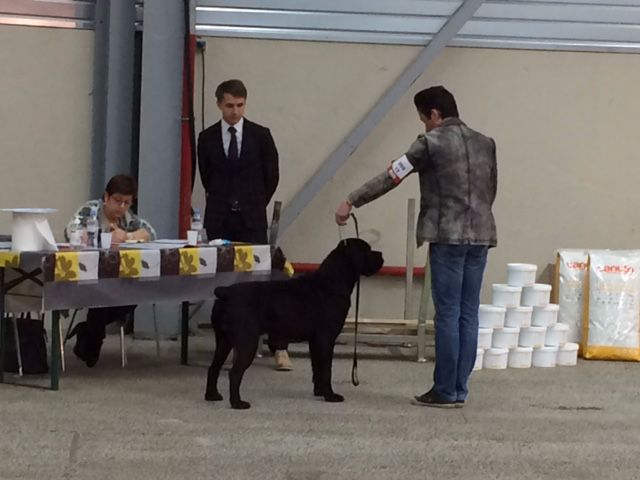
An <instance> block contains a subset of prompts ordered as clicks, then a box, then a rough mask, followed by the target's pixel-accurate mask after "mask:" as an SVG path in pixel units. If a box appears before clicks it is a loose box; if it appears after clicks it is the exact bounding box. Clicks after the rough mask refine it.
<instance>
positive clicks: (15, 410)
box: [0, 336, 640, 480]
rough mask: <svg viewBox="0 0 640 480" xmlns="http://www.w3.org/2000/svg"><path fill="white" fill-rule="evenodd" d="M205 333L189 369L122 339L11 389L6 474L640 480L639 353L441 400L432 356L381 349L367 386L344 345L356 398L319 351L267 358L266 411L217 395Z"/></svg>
mask: <svg viewBox="0 0 640 480" xmlns="http://www.w3.org/2000/svg"><path fill="white" fill-rule="evenodd" d="M192 343H193V345H192V346H193V348H192V360H193V363H196V364H197V365H195V366H189V367H182V366H179V365H178V361H177V358H178V350H177V344H176V343H175V342H166V343H163V344H162V356H161V358H159V359H158V358H157V357H156V356H155V345H154V343H153V342H149V341H139V340H136V341H131V340H129V341H128V353H129V365H128V366H127V367H126V368H125V369H121V368H120V366H119V350H118V343H117V337H115V336H112V337H109V338H108V341H107V344H106V345H105V351H104V354H103V356H102V358H101V360H100V362H99V363H98V365H97V367H96V368H94V369H88V368H86V367H85V366H84V365H83V364H81V363H79V362H78V361H76V359H75V358H73V354H71V355H68V369H67V373H66V374H65V375H64V376H63V379H62V381H61V390H60V391H59V392H51V391H45V390H39V389H33V388H24V387H16V386H11V385H2V386H0V422H1V431H2V435H1V436H0V479H18V478H19V479H36V478H37V479H43V478H44V479H58V478H63V479H72V478H77V479H83V480H84V479H103V478H104V479H128V480H130V479H132V478H133V479H146V478H149V479H154V480H159V479H178V478H188V479H200V478H202V479H213V478H215V479H244V478H246V479H257V478H265V479H300V480H312V479H313V480H321V479H322V480H324V479H368V480H373V479H396V478H397V479H414V478H415V479H425V478H428V479H440V478H446V479H453V478H455V479H546V478H549V479H554V480H560V479H574V478H575V479H580V480H586V479H591V478H593V479H598V480H602V479H637V478H640V458H639V457H640V455H639V452H640V447H639V444H640V395H639V392H638V373H640V366H639V365H636V364H631V363H608V362H586V361H581V362H580V363H579V365H578V366H577V367H573V368H569V367H562V368H555V369H529V370H507V371H488V370H487V371H480V372H476V373H475V374H474V376H473V379H472V397H471V398H470V400H469V401H468V404H467V405H466V406H465V408H463V409H459V410H458V409H456V410H440V409H430V408H425V407H416V406H413V405H410V403H409V400H410V398H411V396H412V395H414V394H417V393H422V392H423V391H424V390H426V389H427V387H428V386H430V385H429V381H428V379H429V377H430V375H431V371H432V366H433V365H432V363H427V364H418V363H415V362H412V361H408V360H398V359H392V358H390V356H389V354H388V352H389V351H388V350H387V349H382V348H377V349H375V348H368V349H366V351H367V352H366V353H367V355H366V357H365V358H363V359H361V361H360V362H359V377H360V381H361V385H360V386H359V387H353V386H352V385H351V384H350V370H351V361H350V360H349V358H348V355H347V354H346V352H347V351H348V350H349V349H347V348H341V349H340V350H341V351H343V352H344V353H345V354H344V355H342V356H341V358H339V359H337V360H336V362H335V364H334V380H335V381H334V386H335V390H336V391H338V392H339V393H342V394H344V395H345V396H346V402H345V403H343V404H329V403H325V402H323V401H321V400H317V399H315V398H314V397H313V396H312V395H311V382H310V366H309V361H308V359H307V358H303V357H296V358H294V364H295V370H294V371H292V372H287V373H283V372H276V371H274V370H272V361H273V360H272V358H262V359H258V360H256V362H255V363H254V365H253V367H252V368H251V369H249V371H248V372H247V376H246V377H245V381H244V383H243V394H244V397H245V399H246V400H249V401H251V402H252V404H253V408H252V409H251V410H248V411H234V410H231V409H230V408H229V405H228V403H227V402H226V400H225V401H224V402H222V403H215V404H214V403H207V402H205V401H204V400H203V394H204V383H205V376H206V363H207V361H208V360H209V357H210V353H209V351H210V349H211V346H210V345H211V344H212V341H211V339H209V338H202V337H199V338H196V339H195V340H194V341H193V342H192ZM296 350H300V351H303V350H302V349H301V348H300V347H296ZM221 391H222V392H223V393H224V394H225V398H227V396H228V395H227V380H226V373H225V375H224V378H223V379H222V385H221Z"/></svg>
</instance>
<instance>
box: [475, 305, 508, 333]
mask: <svg viewBox="0 0 640 480" xmlns="http://www.w3.org/2000/svg"><path fill="white" fill-rule="evenodd" d="M505 312H506V309H505V308H504V307H497V306H495V305H480V308H479V309H478V326H479V327H480V328H496V327H504V314H505Z"/></svg>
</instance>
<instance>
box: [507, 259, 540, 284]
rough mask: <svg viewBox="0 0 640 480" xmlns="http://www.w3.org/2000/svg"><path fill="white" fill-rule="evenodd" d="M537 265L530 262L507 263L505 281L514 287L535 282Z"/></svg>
mask: <svg viewBox="0 0 640 480" xmlns="http://www.w3.org/2000/svg"><path fill="white" fill-rule="evenodd" d="M537 271H538V266H537V265H532V264H530V263H507V283H508V284H509V285H512V286H514V287H524V286H527V285H533V284H534V283H536V272H537Z"/></svg>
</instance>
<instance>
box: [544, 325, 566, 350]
mask: <svg viewBox="0 0 640 480" xmlns="http://www.w3.org/2000/svg"><path fill="white" fill-rule="evenodd" d="M568 336H569V325H565V324H564V323H556V324H555V325H551V326H549V327H547V334H546V336H545V338H544V344H545V345H546V346H548V347H559V346H562V345H564V344H565V343H567V337H568Z"/></svg>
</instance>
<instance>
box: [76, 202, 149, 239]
mask: <svg viewBox="0 0 640 480" xmlns="http://www.w3.org/2000/svg"><path fill="white" fill-rule="evenodd" d="M92 207H96V208H97V209H98V224H99V225H100V229H101V230H102V231H103V232H109V231H111V228H110V225H109V221H108V220H107V218H106V217H105V215H104V210H103V208H104V202H103V201H102V200H101V199H100V200H89V201H88V202H87V203H85V204H84V205H82V206H81V207H80V208H78V210H77V211H76V213H74V214H73V217H71V221H70V222H69V223H68V224H67V228H65V230H64V236H65V238H66V239H67V241H69V235H68V233H67V232H68V231H69V228H70V227H71V224H73V221H74V220H75V218H76V217H80V221H81V222H82V226H83V227H86V226H87V219H88V218H89V215H91V208H92ZM118 227H120V228H121V229H122V230H124V231H125V232H135V231H136V230H140V229H141V228H144V229H145V230H146V231H147V232H149V236H150V239H151V240H155V239H156V231H155V230H154V228H153V227H152V226H151V224H150V223H149V222H147V221H146V220H143V219H141V218H138V217H137V216H136V215H135V214H134V213H132V212H131V211H129V210H127V213H125V214H124V216H123V217H122V218H120V219H119V220H118Z"/></svg>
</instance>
